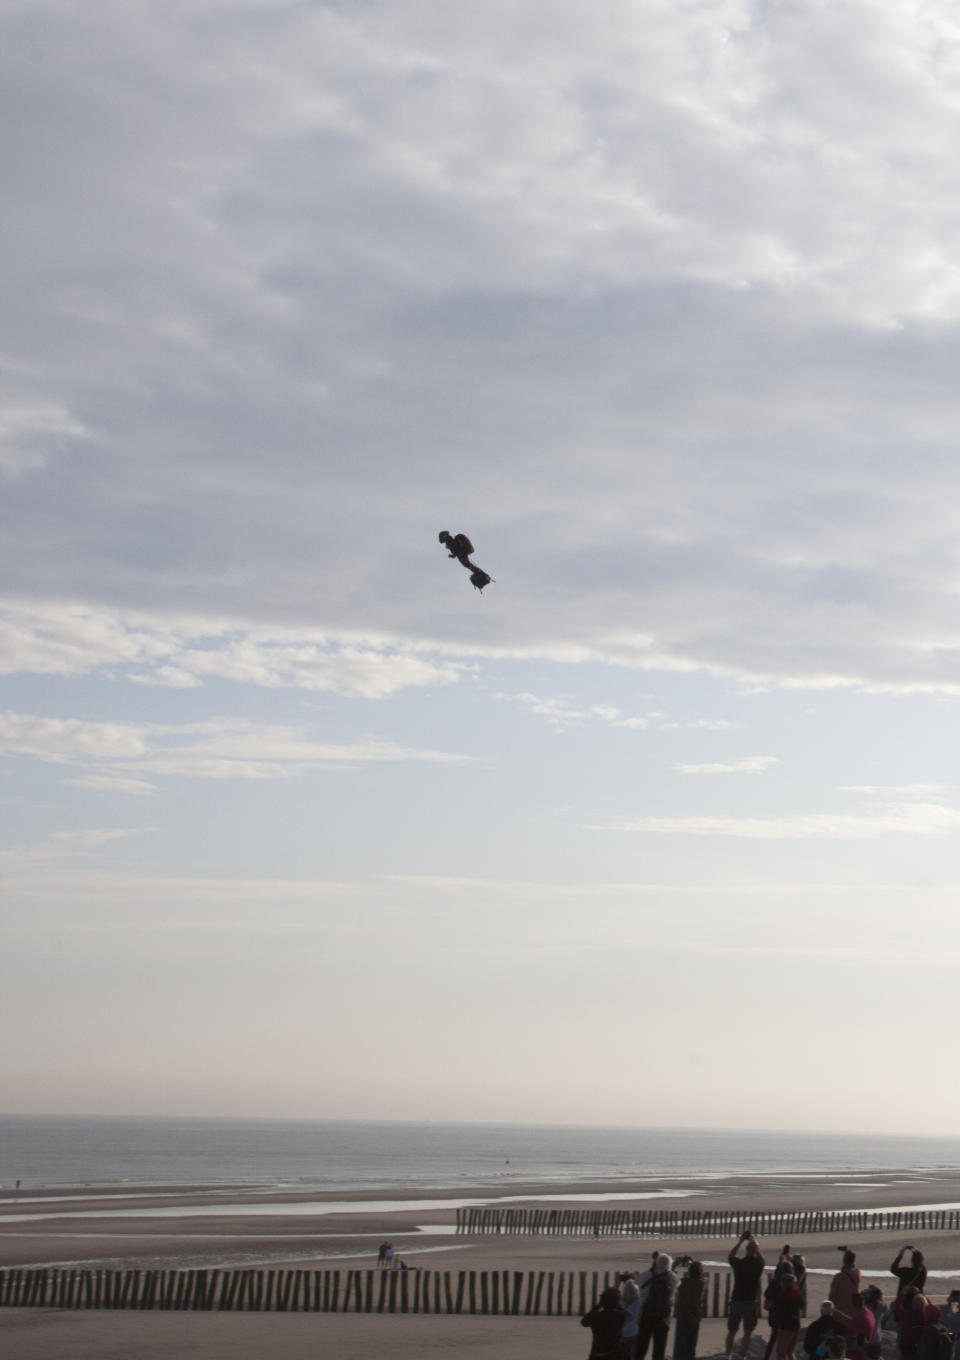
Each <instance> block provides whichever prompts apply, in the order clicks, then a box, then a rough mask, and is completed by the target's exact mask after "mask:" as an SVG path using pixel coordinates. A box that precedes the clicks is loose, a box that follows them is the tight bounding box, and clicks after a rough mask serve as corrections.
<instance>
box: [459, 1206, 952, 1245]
mask: <svg viewBox="0 0 960 1360" xmlns="http://www.w3.org/2000/svg"><path fill="white" fill-rule="evenodd" d="M748 1228H749V1229H750V1230H751V1232H754V1233H756V1235H757V1236H758V1237H761V1236H772V1237H780V1238H783V1239H784V1240H786V1239H787V1238H789V1237H799V1236H802V1235H803V1234H806V1233H834V1232H841V1233H846V1234H848V1235H849V1236H851V1237H852V1236H853V1235H854V1234H855V1233H865V1232H877V1231H892V1232H914V1231H919V1232H923V1231H924V1230H926V1231H928V1232H938V1231H942V1232H949V1231H955V1230H956V1229H958V1228H960V1210H956V1209H916V1210H903V1209H874V1210H869V1209H841V1210H836V1211H832V1210H816V1209H815V1210H796V1211H793V1210H783V1211H778V1212H773V1211H770V1212H767V1213H756V1212H755V1211H753V1210H746V1209H529V1208H527V1209H517V1208H508V1209H497V1208H493V1207H486V1208H482V1209H458V1210H457V1232H458V1233H469V1234H471V1235H474V1236H477V1235H482V1234H490V1233H495V1234H502V1235H503V1236H505V1237H528V1236H534V1237H535V1236H542V1237H589V1236H593V1237H670V1238H680V1239H684V1240H685V1239H687V1238H696V1237H727V1236H737V1235H738V1234H740V1233H742V1232H745V1231H746V1230H747V1229H748Z"/></svg>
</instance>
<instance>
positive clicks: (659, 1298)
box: [643, 1270, 939, 1360]
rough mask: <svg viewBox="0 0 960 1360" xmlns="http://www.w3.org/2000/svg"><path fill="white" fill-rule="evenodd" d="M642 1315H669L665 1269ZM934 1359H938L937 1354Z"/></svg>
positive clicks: (652, 1284) (653, 1283)
mask: <svg viewBox="0 0 960 1360" xmlns="http://www.w3.org/2000/svg"><path fill="white" fill-rule="evenodd" d="M643 1316H644V1317H646V1318H668V1317H669V1316H670V1281H669V1280H668V1279H667V1274H666V1271H663V1270H661V1271H659V1272H658V1273H657V1274H656V1275H654V1277H653V1279H652V1280H651V1281H650V1284H649V1287H648V1289H647V1297H646V1298H645V1299H644V1302H643ZM936 1360H939V1356H938V1357H937V1358H936Z"/></svg>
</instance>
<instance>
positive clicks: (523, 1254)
mask: <svg viewBox="0 0 960 1360" xmlns="http://www.w3.org/2000/svg"><path fill="white" fill-rule="evenodd" d="M465 1203H466V1204H477V1203H480V1204H484V1203H489V1204H491V1205H497V1204H504V1203H509V1204H511V1205H525V1204H526V1205H530V1206H531V1207H535V1206H540V1207H551V1208H567V1207H575V1206H586V1207H591V1208H604V1209H607V1208H610V1209H615V1208H620V1207H622V1208H650V1207H653V1206H661V1207H663V1208H667V1207H673V1208H680V1207H681V1206H685V1205H690V1204H693V1203H696V1204H697V1206H698V1207H703V1208H706V1207H709V1208H713V1209H734V1210H743V1209H749V1210H750V1211H751V1212H755V1213H758V1214H759V1213H760V1212H764V1211H766V1212H770V1211H773V1210H815V1209H820V1210H827V1209H829V1210H844V1209H855V1210H860V1211H870V1210H880V1209H896V1208H902V1209H914V1208H918V1207H920V1206H928V1207H930V1208H933V1207H943V1206H951V1205H958V1204H960V1173H958V1172H952V1171H930V1170H924V1171H915V1170H906V1171H887V1172H883V1173H875V1174H872V1175H870V1176H869V1177H867V1176H865V1175H863V1174H862V1173H859V1172H858V1173H845V1174H835V1175H812V1174H803V1175H789V1174H786V1175H777V1176H771V1175H763V1176H736V1177H730V1176H717V1177H673V1178H662V1179H659V1180H655V1181H652V1180H650V1179H649V1178H637V1179H636V1180H635V1181H633V1182H631V1181H629V1180H628V1181H624V1180H623V1179H618V1180H617V1181H616V1182H611V1181H602V1180H597V1181H586V1182H584V1181H580V1182H577V1183H576V1184H574V1185H571V1184H570V1183H566V1184H565V1183H563V1182H560V1181H557V1182H553V1183H547V1184H545V1183H542V1182H538V1183H535V1184H529V1185H522V1184H517V1183H512V1184H510V1185H509V1186H508V1187H503V1186H498V1185H491V1184H489V1183H487V1184H483V1183H479V1184H476V1185H471V1186H463V1185H458V1186H457V1187H456V1188H449V1187H448V1188H446V1189H432V1190H430V1191H427V1192H424V1191H423V1190H422V1189H421V1188H420V1187H417V1188H415V1189H413V1190H412V1191H411V1192H410V1193H408V1194H406V1195H404V1194H403V1193H401V1192H400V1191H397V1190H393V1191H391V1192H390V1193H389V1194H387V1193H384V1192H383V1191H382V1190H373V1189H370V1190H360V1191H357V1192H355V1193H352V1194H351V1195H350V1196H349V1197H347V1196H345V1195H344V1193H343V1192H342V1191H341V1190H336V1191H322V1190H316V1189H311V1190H309V1191H308V1190H285V1191H282V1192H280V1191H277V1190H270V1191H268V1190H252V1189H250V1188H249V1187H241V1186H237V1187H229V1186H217V1187H204V1186H189V1185H182V1186H176V1187H173V1186H170V1187H163V1188H162V1189H158V1187H156V1186H142V1187H137V1186H130V1185H124V1186H123V1187H102V1188H96V1187H85V1188H69V1189H64V1188H51V1189H49V1190H44V1189H43V1188H36V1187H35V1188H30V1189H29V1190H24V1191H22V1192H21V1193H20V1194H15V1193H11V1192H9V1191H5V1192H3V1195H2V1198H0V1266H4V1267H8V1268H9V1267H26V1266H40V1265H44V1266H64V1267H66V1266H70V1267H75V1268H84V1269H96V1268H101V1269H107V1268H109V1269H123V1268H124V1267H129V1268H142V1269H147V1268H157V1269H159V1268H166V1269H171V1268H178V1267H179V1268H188V1267H196V1268H209V1269H228V1268H233V1269H236V1268H240V1267H244V1268H254V1267H257V1266H264V1267H269V1268H278V1269H279V1268H283V1267H295V1268H297V1269H304V1270H323V1269H334V1268H338V1269H342V1270H346V1269H348V1268H349V1269H371V1268H374V1267H375V1266H376V1253H377V1248H378V1246H379V1244H380V1242H381V1241H383V1240H385V1239H389V1240H390V1241H391V1242H393V1243H394V1246H395V1248H396V1250H397V1252H398V1254H399V1255H400V1256H401V1257H402V1258H403V1259H404V1261H405V1262H406V1264H407V1265H408V1267H410V1269H412V1270H416V1269H418V1268H423V1269H429V1270H431V1271H433V1270H439V1271H446V1270H450V1271H461V1270H472V1271H485V1270H486V1271H492V1270H501V1271H503V1270H507V1271H547V1272H549V1271H588V1272H594V1271H596V1272H600V1273H601V1274H602V1273H603V1272H605V1271H626V1270H635V1269H644V1268H645V1267H646V1265H647V1264H648V1262H649V1260H650V1255H651V1252H652V1251H653V1250H654V1249H659V1250H661V1251H667V1252H669V1253H670V1254H672V1255H678V1254H688V1253H689V1254H691V1255H694V1256H696V1257H698V1258H699V1259H701V1260H702V1261H703V1262H704V1263H705V1265H706V1267H707V1270H708V1271H710V1272H714V1271H717V1270H720V1271H725V1270H726V1255H727V1253H728V1251H729V1250H730V1247H731V1246H732V1245H733V1238H732V1237H731V1236H729V1235H725V1236H723V1237H714V1238H704V1237H694V1236H689V1237H686V1238H670V1237H668V1236H663V1235H659V1236H649V1237H643V1238H627V1237H618V1238H606V1237H601V1238H599V1239H597V1238H593V1237H592V1236H591V1235H589V1234H585V1235H581V1236H562V1237H561V1236H556V1237H553V1236H526V1235H524V1236H508V1235H473V1234H457V1233H456V1231H455V1224H456V1211H457V1208H458V1207H461V1206H463V1205H464V1204H465ZM907 1240H908V1241H909V1242H910V1243H911V1245H916V1246H918V1247H920V1248H921V1249H922V1250H923V1251H924V1252H925V1254H926V1256H927V1261H928V1265H929V1266H930V1269H931V1276H930V1280H929V1282H928V1287H927V1288H928V1293H930V1295H931V1296H932V1297H933V1298H934V1299H935V1300H938V1299H942V1298H944V1297H945V1296H946V1293H947V1292H948V1290H949V1289H950V1288H953V1287H958V1286H960V1235H958V1234H957V1233H956V1232H943V1231H937V1230H927V1231H926V1232H921V1231H914V1232H911V1233H910V1235H909V1237H908V1238H907ZM791 1245H792V1246H793V1248H794V1249H795V1250H797V1251H800V1252H802V1253H803V1254H804V1256H805V1258H806V1261H807V1267H808V1271H809V1275H808V1292H809V1299H810V1306H809V1315H810V1316H814V1315H815V1313H816V1309H817V1306H818V1304H819V1302H820V1300H821V1299H822V1298H823V1297H825V1296H826V1292H827V1289H828V1287H829V1281H830V1277H831V1275H832V1274H833V1272H834V1271H835V1270H836V1269H837V1267H838V1259H839V1258H838V1253H837V1248H838V1247H839V1246H842V1245H849V1246H851V1247H854V1248H855V1249H856V1251H857V1256H858V1264H859V1265H860V1267H861V1269H862V1270H863V1272H864V1279H865V1282H869V1283H876V1284H879V1285H880V1287H881V1288H885V1289H889V1287H890V1285H891V1284H892V1283H893V1281H892V1277H891V1276H890V1275H889V1273H888V1268H889V1264H890V1261H891V1258H892V1257H893V1255H894V1254H895V1253H896V1251H897V1250H899V1248H900V1247H902V1246H903V1245H905V1242H904V1235H903V1233H902V1232H901V1233H894V1232H891V1231H889V1230H886V1229H883V1230H876V1229H870V1230H867V1231H863V1232H861V1233H859V1234H858V1235H857V1236H856V1237H855V1239H853V1240H850V1241H849V1242H847V1241H846V1239H845V1238H844V1237H841V1236H838V1234H837V1233H822V1232H821V1233H809V1234H806V1235H803V1236H802V1237H796V1238H794V1240H793V1241H792V1243H791ZM782 1246H783V1242H782V1241H781V1240H779V1239H774V1238H772V1237H767V1238H764V1237H761V1249H762V1250H764V1252H765V1254H766V1257H767V1260H768V1263H769V1264H771V1265H772V1263H773V1260H774V1259H775V1256H776V1254H777V1252H778V1251H779V1249H780V1248H781V1247H782ZM724 1332H725V1325H724V1323H723V1321H722V1319H712V1318H711V1319H709V1320H708V1321H707V1322H705V1323H704V1325H703V1327H702V1329H701V1340H700V1346H699V1354H702V1355H704V1356H709V1355H713V1354H716V1353H717V1352H718V1351H719V1350H720V1348H721V1346H722V1343H723V1335H724ZM586 1340H587V1338H586V1335H585V1333H584V1332H583V1331H582V1330H581V1328H580V1327H579V1319H578V1317H576V1316H570V1317H549V1318H548V1317H526V1316H521V1317H509V1316H491V1317H480V1316H471V1315H469V1314H458V1315H452V1316H451V1315H446V1314H439V1315H428V1316H420V1315H416V1316H413V1315H400V1314H389V1315H381V1314H369V1315H368V1314H353V1313H346V1314H345V1313H324V1314H314V1313H309V1314H295V1315H290V1314H273V1313H270V1314H268V1313H212V1314H211V1313H187V1312H184V1313H177V1312H155V1311H147V1312H106V1311H102V1312H101V1311H95V1310H91V1311H78V1312H74V1311H64V1310H56V1309H49V1308H47V1309H20V1308H18V1309H2V1310H0V1344H3V1345H5V1346H6V1350H7V1353H9V1354H11V1355H13V1354H15V1355H17V1356H22V1357H24V1360H31V1357H33V1356H36V1357H41V1356H43V1357H49V1356H50V1355H58V1356H63V1357H67V1358H68V1360H80V1357H86V1356H90V1357H94V1356H97V1357H100V1356H104V1357H109V1356H113V1355H116V1356H117V1357H120V1356H124V1357H127V1356H130V1355H131V1354H136V1355H137V1356H138V1357H149V1358H150V1360H152V1358H153V1357H154V1356H156V1357H159V1356H162V1355H168V1354H171V1353H173V1352H174V1351H177V1352H178V1353H184V1354H189V1355H196V1356H200V1357H203V1358H204V1360H217V1357H220V1356H224V1357H226V1356H228V1355H229V1356H241V1357H242V1356H244V1355H250V1356H253V1355H262V1354H264V1353H266V1352H268V1351H269V1352H272V1353H274V1354H277V1355H280V1356H284V1357H290V1358H291V1360H299V1357H301V1356H303V1357H306V1356H307V1355H311V1356H313V1355H316V1354H317V1353H318V1352H319V1353H330V1354H350V1355H351V1356H358V1357H365V1356H368V1355H369V1356H371V1357H372V1356H374V1355H380V1354H381V1353H382V1351H383V1350H384V1348H385V1347H389V1349H390V1351H391V1353H392V1354H393V1355H395V1356H399V1357H400V1360H408V1357H409V1360H414V1357H417V1356H423V1355H429V1354H431V1353H438V1352H440V1351H451V1350H456V1351H457V1352H458V1353H462V1354H464V1355H467V1356H477V1357H486V1356H494V1355H496V1356H501V1357H504V1358H505V1360H509V1358H510V1357H512V1356H513V1355H514V1354H515V1355H517V1356H518V1357H519V1356H520V1355H521V1354H522V1355H524V1356H531V1355H540V1354H542V1355H547V1354H550V1355H557V1356H568V1355H569V1356H571V1357H573V1356H582V1355H584V1354H585V1353H586V1350H587V1349H588V1347H587V1346H586V1344H585V1343H586Z"/></svg>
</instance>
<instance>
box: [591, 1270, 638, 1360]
mask: <svg viewBox="0 0 960 1360" xmlns="http://www.w3.org/2000/svg"><path fill="white" fill-rule="evenodd" d="M626 1324H627V1310H626V1309H625V1308H622V1307H621V1306H620V1290H619V1289H614V1288H610V1289H605V1290H604V1291H603V1293H602V1294H601V1295H600V1302H599V1303H595V1304H594V1305H593V1307H592V1308H591V1309H590V1312H589V1313H584V1315H583V1317H582V1318H581V1319H580V1326H581V1327H589V1328H590V1330H591V1331H592V1332H593V1345H592V1346H591V1347H590V1360H626V1355H627V1351H626V1348H625V1347H624V1344H623V1339H622V1338H623V1329H624V1327H625V1326H626Z"/></svg>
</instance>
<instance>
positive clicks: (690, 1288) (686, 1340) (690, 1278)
mask: <svg viewBox="0 0 960 1360" xmlns="http://www.w3.org/2000/svg"><path fill="white" fill-rule="evenodd" d="M706 1316H707V1281H706V1278H705V1276H704V1273H703V1262H702V1261H691V1262H690V1264H689V1265H688V1266H687V1273H686V1275H684V1277H683V1279H682V1280H681V1281H680V1285H679V1287H678V1289H677V1306H676V1308H675V1309H674V1317H675V1319H676V1324H675V1327H674V1332H673V1360H695V1358H696V1354H697V1338H698V1337H699V1335H700V1323H701V1321H702V1319H703V1318H705V1317H706Z"/></svg>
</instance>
